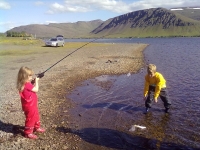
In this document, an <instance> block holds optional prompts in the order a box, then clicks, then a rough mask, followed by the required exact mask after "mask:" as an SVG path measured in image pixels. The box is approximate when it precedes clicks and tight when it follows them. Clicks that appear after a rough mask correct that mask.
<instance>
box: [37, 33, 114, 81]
mask: <svg viewBox="0 0 200 150" xmlns="http://www.w3.org/2000/svg"><path fill="white" fill-rule="evenodd" d="M109 35H110V34H109ZM105 36H108V35H104V36H102V37H100V38H96V39H94V40H92V41H90V42H88V43H86V44H84V45H82V46H81V47H79V48H77V49H76V50H74V51H73V52H71V53H69V54H68V55H66V56H65V57H63V58H62V59H60V60H59V61H57V62H56V63H55V64H53V65H52V66H50V67H49V68H48V69H46V70H45V71H43V72H42V73H38V74H36V75H37V77H38V78H42V77H43V76H44V74H45V72H47V71H49V70H50V69H51V68H53V67H54V66H55V65H57V64H58V63H59V62H61V61H62V60H64V59H65V58H67V57H68V56H70V55H71V54H73V53H75V52H76V51H78V50H80V49H81V48H83V47H84V46H86V45H88V44H90V43H92V42H94V41H96V40H98V39H102V38H103V37H105Z"/></svg>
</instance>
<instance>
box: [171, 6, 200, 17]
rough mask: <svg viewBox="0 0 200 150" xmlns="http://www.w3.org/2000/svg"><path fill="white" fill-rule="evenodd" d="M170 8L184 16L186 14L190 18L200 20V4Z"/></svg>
mask: <svg viewBox="0 0 200 150" xmlns="http://www.w3.org/2000/svg"><path fill="white" fill-rule="evenodd" d="M170 10H171V11H173V12H176V13H179V14H181V15H183V16H186V17H188V18H192V19H194V20H199V21H200V6H194V7H177V8H171V9H170Z"/></svg>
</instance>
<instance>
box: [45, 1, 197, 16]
mask: <svg viewBox="0 0 200 150" xmlns="http://www.w3.org/2000/svg"><path fill="white" fill-rule="evenodd" d="M191 4H192V5H194V6H195V5H198V4H199V0H176V1H174V0H168V1H160V0H135V1H129V0H123V1H122V0H73V1H72V0H64V3H62V4H61V3H54V4H52V5H51V6H50V10H48V12H47V13H49V14H54V13H64V12H89V11H97V10H106V11H110V12H115V13H119V14H123V13H128V12H132V11H136V10H141V9H148V8H157V7H163V8H168V9H169V8H172V7H184V6H190V5H191Z"/></svg>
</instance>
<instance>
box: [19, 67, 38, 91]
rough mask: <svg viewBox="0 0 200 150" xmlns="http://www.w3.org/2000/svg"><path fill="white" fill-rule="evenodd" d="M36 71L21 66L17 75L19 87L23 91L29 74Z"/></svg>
mask: <svg viewBox="0 0 200 150" xmlns="http://www.w3.org/2000/svg"><path fill="white" fill-rule="evenodd" d="M33 74H34V72H33V70H32V69H30V68H28V67H21V68H20V69H19V72H18V76H17V89H18V90H19V91H22V90H23V89H24V84H25V83H26V82H27V81H28V77H29V75H33Z"/></svg>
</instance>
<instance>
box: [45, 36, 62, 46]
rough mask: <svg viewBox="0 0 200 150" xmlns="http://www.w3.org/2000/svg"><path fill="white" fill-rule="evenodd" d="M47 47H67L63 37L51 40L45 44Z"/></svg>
mask: <svg viewBox="0 0 200 150" xmlns="http://www.w3.org/2000/svg"><path fill="white" fill-rule="evenodd" d="M45 45H46V46H56V47H58V46H64V45H65V41H64V38H62V37H55V38H51V39H49V40H48V41H46V42H45Z"/></svg>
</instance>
